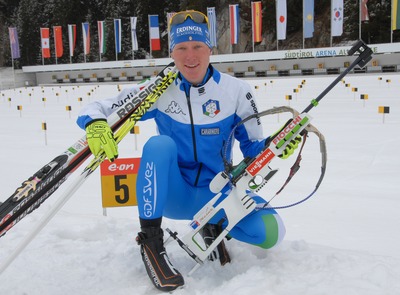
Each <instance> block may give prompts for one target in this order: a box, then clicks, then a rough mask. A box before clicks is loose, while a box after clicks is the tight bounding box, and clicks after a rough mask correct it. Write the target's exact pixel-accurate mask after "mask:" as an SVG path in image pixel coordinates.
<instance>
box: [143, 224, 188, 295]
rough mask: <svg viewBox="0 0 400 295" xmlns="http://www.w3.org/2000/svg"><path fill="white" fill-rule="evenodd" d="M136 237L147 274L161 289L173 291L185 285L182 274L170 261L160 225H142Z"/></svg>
mask: <svg viewBox="0 0 400 295" xmlns="http://www.w3.org/2000/svg"><path fill="white" fill-rule="evenodd" d="M141 229H142V231H141V232H140V233H138V236H137V238H136V241H137V243H138V244H139V245H140V252H141V254H142V259H143V262H144V266H145V267H146V271H147V274H148V275H149V277H150V280H151V281H152V282H153V284H154V286H155V287H156V288H157V289H159V290H161V291H172V290H175V289H176V288H178V287H180V286H183V285H184V283H185V282H184V280H183V277H182V275H181V274H180V273H179V271H178V270H176V269H175V268H174V266H173V265H172V264H171V262H170V261H169V258H168V255H167V252H166V251H165V248H164V240H163V236H164V232H163V230H162V229H161V228H160V227H142V228H141Z"/></svg>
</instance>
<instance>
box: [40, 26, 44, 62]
mask: <svg viewBox="0 0 400 295" xmlns="http://www.w3.org/2000/svg"><path fill="white" fill-rule="evenodd" d="M40 43H41V45H42V65H44V56H43V34H42V28H40Z"/></svg>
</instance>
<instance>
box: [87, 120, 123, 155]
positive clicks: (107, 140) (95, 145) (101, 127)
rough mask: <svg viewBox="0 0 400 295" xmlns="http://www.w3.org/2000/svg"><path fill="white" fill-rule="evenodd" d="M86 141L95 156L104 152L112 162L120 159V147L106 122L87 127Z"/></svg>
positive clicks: (100, 121)
mask: <svg viewBox="0 0 400 295" xmlns="http://www.w3.org/2000/svg"><path fill="white" fill-rule="evenodd" d="M86 139H87V142H88V145H89V148H90V151H91V152H92V154H93V155H95V156H97V155H98V154H99V153H100V152H101V151H102V150H104V152H105V153H106V156H107V158H108V159H109V160H110V161H111V162H112V161H114V160H115V159H116V158H118V145H117V143H116V142H115V139H114V134H113V132H112V130H111V128H110V126H109V125H108V123H107V121H106V120H102V119H100V120H94V121H92V122H90V123H89V124H88V125H87V126H86Z"/></svg>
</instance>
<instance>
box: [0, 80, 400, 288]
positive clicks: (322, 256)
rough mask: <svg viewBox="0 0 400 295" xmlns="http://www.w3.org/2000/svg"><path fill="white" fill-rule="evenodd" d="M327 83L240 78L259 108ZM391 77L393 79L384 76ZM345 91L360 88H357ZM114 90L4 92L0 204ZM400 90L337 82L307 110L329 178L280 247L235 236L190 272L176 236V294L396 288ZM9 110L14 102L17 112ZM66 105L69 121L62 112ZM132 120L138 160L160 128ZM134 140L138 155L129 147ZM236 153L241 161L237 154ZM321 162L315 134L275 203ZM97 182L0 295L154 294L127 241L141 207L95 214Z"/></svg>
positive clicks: (2, 283) (304, 96)
mask: <svg viewBox="0 0 400 295" xmlns="http://www.w3.org/2000/svg"><path fill="white" fill-rule="evenodd" d="M379 77H381V78H382V79H381V80H380V79H378V78H379ZM334 78H335V77H334V76H332V77H331V76H309V77H308V76H307V77H285V78H281V77H273V78H269V77H268V78H262V79H249V80H248V82H249V83H250V84H251V85H253V86H254V93H255V96H256V98H257V103H258V107H259V109H260V110H266V109H268V108H271V107H273V106H280V105H290V106H292V107H294V108H295V109H297V110H298V111H300V112H301V111H302V110H303V109H304V108H305V107H306V106H307V105H308V104H309V103H310V100H311V99H312V98H315V97H316V96H317V95H318V94H319V93H320V92H321V91H322V90H324V88H326V87H327V86H328V85H329V84H330V83H331V81H333V80H334ZM388 79H390V80H391V82H389V83H388V82H386V80H388ZM302 80H305V81H306V82H305V83H304V84H303V88H301V89H300V92H299V93H293V89H294V88H297V87H298V85H300V84H301V82H302ZM346 84H347V87H346ZM349 85H350V86H349ZM127 86H128V85H126V84H121V85H120V87H127ZM255 86H257V88H256V87H255ZM353 87H357V88H358V91H357V92H353V91H352V88H353ZM116 92H117V85H105V84H101V86H95V85H81V86H79V87H77V86H76V85H75V86H73V87H71V86H68V87H67V86H52V87H43V88H41V87H33V88H32V87H28V88H18V89H16V90H3V91H1V92H0V124H1V126H3V127H2V128H1V129H0V138H1V145H0V155H1V163H2V166H1V167H2V168H1V175H2V177H1V179H0V185H1V187H2V192H1V194H0V201H2V200H5V199H6V198H8V196H10V195H11V194H12V193H13V191H14V190H15V189H16V188H17V187H18V186H19V185H20V183H21V182H22V181H24V180H25V179H26V178H27V177H29V176H30V175H32V174H33V173H34V172H36V171H37V170H38V169H39V168H40V167H42V166H43V165H44V164H46V163H48V162H49V161H50V160H51V159H52V158H54V157H55V156H57V155H58V154H60V153H61V152H62V151H64V150H65V149H66V148H67V147H68V146H69V145H70V144H72V143H73V142H74V141H76V140H77V139H78V138H80V137H82V136H83V135H84V132H83V131H82V130H80V129H79V128H78V127H77V126H76V124H75V118H76V115H77V113H78V111H79V109H80V107H81V106H82V105H84V104H85V103H88V102H89V101H93V100H94V98H96V99H103V98H106V97H108V96H111V95H115V94H116ZM89 93H90V95H89ZM399 93H400V74H395V73H391V74H379V75H371V74H368V75H348V76H346V77H345V78H344V81H343V82H340V83H339V84H338V85H337V86H336V87H335V88H334V89H333V90H332V91H331V92H330V93H328V94H327V96H326V97H325V98H323V99H322V101H321V102H320V104H319V105H318V106H317V107H316V108H315V109H312V110H311V111H310V115H311V116H312V117H313V121H312V124H313V125H315V126H316V127H317V128H318V129H319V130H320V131H321V132H322V133H323V134H324V136H325V139H326V142H327V149H328V164H327V171H326V176H325V179H324V181H323V182H322V184H321V187H320V188H319V190H318V191H317V193H316V194H315V195H314V196H313V197H312V198H311V199H310V200H308V201H307V202H305V203H303V204H301V205H298V206H295V207H292V208H290V209H284V210H280V211H279V213H280V214H281V216H282V218H283V220H284V222H285V225H286V228H287V235H286V238H285V240H284V241H283V243H282V244H280V245H279V246H278V247H276V248H274V249H272V250H269V251H264V250H261V249H258V248H256V247H253V246H250V245H247V244H243V243H240V242H237V241H234V240H230V241H228V242H227V247H228V250H229V251H230V254H231V257H232V263H230V264H229V265H226V266H224V267H222V266H220V265H219V263H212V262H206V263H205V264H204V265H203V266H202V267H201V268H199V269H198V270H197V271H196V272H195V273H194V274H193V275H192V276H190V277H189V276H187V273H188V272H189V271H190V270H191V268H192V267H193V266H194V262H193V261H192V260H191V259H190V258H189V256H188V255H187V254H186V252H184V251H183V250H182V249H181V248H180V247H179V246H178V245H177V243H176V242H175V241H171V242H169V243H168V245H167V251H168V253H169V256H170V259H171V260H172V262H173V263H174V265H175V266H176V267H177V268H178V269H179V270H180V271H181V272H182V273H183V274H184V275H185V281H186V284H185V287H184V288H183V289H179V290H176V291H174V292H173V294H177V295H181V294H182V295H183V294H207V295H208V294H271V295H272V294H273V295H280V294H283V295H287V294H310V295H314V294H315V295H321V294H332V295H336V294H346V295H353V294H363V295H369V294H370V295H376V294H384V295H395V294H400V282H399V278H400V254H399V251H398V249H400V237H399V235H398V229H399V227H400V215H399V214H398V212H399V209H400V197H399V190H400V184H399V166H400V157H399V155H398V147H399V146H400V134H399V131H398V129H399V127H400V99H399ZM360 94H368V99H367V100H364V101H363V100H361V99H360ZM286 95H292V100H291V101H288V100H285V96H286ZM44 97H45V98H46V100H45V101H44V100H43V98H44ZM78 97H81V98H82V100H83V102H80V101H78V99H77V98H78ZM9 98H11V101H9ZM18 105H21V106H22V107H23V109H22V111H21V112H20V111H18V110H17V106H18ZM68 105H69V106H71V107H72V111H71V112H70V113H69V112H67V111H66V108H65V107H66V106H68ZM379 106H390V113H389V114H386V115H385V117H384V118H383V115H382V114H379V113H378V107H379ZM287 118H288V116H287V115H285V114H281V115H279V116H278V115H273V116H269V117H264V118H263V119H262V120H263V123H264V130H265V135H266V136H267V135H269V134H270V133H273V132H274V131H275V130H276V129H277V128H279V127H280V126H282V124H284V122H285V120H286V119H287ZM383 119H384V120H383ZM43 121H46V123H47V127H48V130H47V133H46V134H45V133H44V131H43V130H41V123H42V122H43ZM383 121H384V122H383ZM139 126H140V134H139V135H138V136H137V138H135V137H134V136H132V135H128V138H126V139H124V140H123V142H122V143H121V144H120V157H121V158H127V157H139V156H140V153H141V152H140V150H141V147H142V146H143V144H144V143H145V142H146V140H147V139H148V138H149V137H150V136H152V135H154V134H155V133H156V129H155V126H154V123H152V122H140V124H139ZM46 137H47V145H45V138H46ZM135 140H137V144H138V150H135V149H134V142H135ZM235 159H236V162H238V161H239V160H241V156H240V152H239V151H238V150H237V146H236V147H235ZM290 159H292V160H293V158H290ZM291 164H292V161H291V160H286V161H282V160H278V159H277V160H274V161H273V162H272V164H271V166H272V167H273V168H276V167H278V168H280V171H279V173H278V174H277V175H276V176H275V177H274V178H273V179H272V180H271V183H270V184H268V185H267V186H266V187H265V188H264V189H263V191H262V193H261V195H262V196H264V197H265V198H267V199H268V198H271V197H272V196H273V195H274V193H275V192H276V191H277V190H278V189H279V188H280V186H281V185H282V183H283V182H284V180H285V179H286V177H287V173H288V169H289V168H290V166H291ZM320 165H321V160H320V154H319V146H318V141H317V140H316V137H315V136H314V135H312V134H311V135H310V136H309V138H308V139H307V144H306V146H305V148H304V151H303V161H302V164H301V169H300V171H299V172H298V174H297V175H296V176H295V177H294V179H293V180H292V182H291V183H290V184H289V185H288V186H287V188H286V189H285V190H284V191H283V192H282V193H281V194H280V195H278V196H277V197H276V198H275V199H274V201H273V203H272V204H273V205H274V206H280V205H287V204H290V203H292V202H296V201H298V200H300V199H301V198H304V197H305V196H307V195H308V194H309V193H311V191H312V190H313V188H314V187H315V184H316V181H317V179H318V177H319V173H320ZM82 168H83V167H81V168H80V169H79V170H81V169H82ZM79 170H78V171H79ZM77 173H78V172H77ZM77 173H76V174H73V175H72V176H70V178H69V179H68V180H67V181H66V183H64V184H63V185H62V187H61V188H60V189H59V190H58V191H57V192H56V193H55V194H53V195H52V196H51V197H50V198H49V199H48V200H47V201H46V202H45V203H44V204H43V205H42V206H41V207H40V208H39V209H38V210H36V211H34V213H33V214H30V215H29V216H27V217H26V218H25V219H23V220H22V221H21V222H20V223H18V224H17V225H16V226H15V227H14V228H13V229H12V230H11V231H10V232H9V233H7V234H6V235H5V236H4V237H2V238H0V247H1V251H0V263H1V262H2V261H4V260H5V259H6V258H7V257H8V256H9V255H11V253H12V251H13V249H14V248H15V246H16V245H18V244H19V243H20V241H21V240H22V239H23V237H24V236H25V235H26V234H27V233H28V232H29V231H30V230H31V229H32V228H33V227H34V226H35V224H36V223H37V222H39V220H40V219H41V217H42V216H43V215H45V214H46V213H47V212H48V210H50V209H51V207H52V205H53V204H54V202H55V201H56V200H57V198H58V197H59V196H60V195H61V194H62V192H63V191H64V190H65V189H66V187H68V185H69V183H70V182H71V180H73V179H75V177H76V176H77ZM100 181H101V180H100V173H99V171H96V172H95V173H93V175H92V176H91V177H90V178H89V179H88V180H87V182H85V184H84V185H83V186H82V187H81V188H80V189H79V190H78V192H77V193H76V194H75V195H74V196H73V197H72V198H71V200H70V201H69V202H68V203H67V204H66V205H65V206H64V207H63V208H62V209H61V211H60V212H59V213H58V214H57V215H56V216H55V217H54V218H53V219H52V220H51V221H50V223H49V224H48V225H47V226H46V227H45V228H44V229H43V230H42V232H41V233H39V235H38V236H37V237H36V238H35V239H34V240H33V241H32V242H31V243H30V244H29V245H28V246H27V248H26V249H25V250H24V251H23V252H22V253H21V254H20V256H18V257H17V258H16V260H15V261H14V262H13V263H12V264H11V265H10V266H9V267H8V268H7V269H6V270H5V271H4V273H3V274H1V275H0V294H15V295H25V294H29V295H36V294H40V295H47V294H48V295H52V294H57V295H63V294H82V295H86V294H88V295H91V294H97V295H108V294H113V295H119V294H121V295H122V294H146V295H147V294H160V292H159V291H158V290H156V289H155V288H154V287H153V286H152V285H151V283H150V280H149V279H148V277H147V274H146V271H145V269H144V265H143V263H142V260H141V256H140V251H139V246H138V245H137V244H136V242H135V237H136V233H137V232H138V231H139V225H138V217H137V209H136V208H135V207H126V208H108V209H107V216H103V209H102V207H101V188H100ZM187 224H188V222H187V221H174V220H169V219H164V223H163V227H164V228H166V227H168V228H171V229H172V230H174V231H177V232H178V233H179V234H180V235H181V234H183V233H185V232H186V231H187ZM161 294H162V293H161Z"/></svg>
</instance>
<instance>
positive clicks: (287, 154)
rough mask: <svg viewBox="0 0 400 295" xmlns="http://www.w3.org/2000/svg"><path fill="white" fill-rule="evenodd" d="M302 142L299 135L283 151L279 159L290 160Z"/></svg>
mask: <svg viewBox="0 0 400 295" xmlns="http://www.w3.org/2000/svg"><path fill="white" fill-rule="evenodd" d="M300 142H301V136H299V135H297V136H296V137H295V138H293V139H292V140H291V141H290V142H289V144H288V145H287V146H286V148H285V149H284V150H283V153H282V155H278V157H279V158H281V159H287V158H289V157H290V156H291V155H292V154H293V152H294V150H295V149H297V148H298V147H299V143H300Z"/></svg>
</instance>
